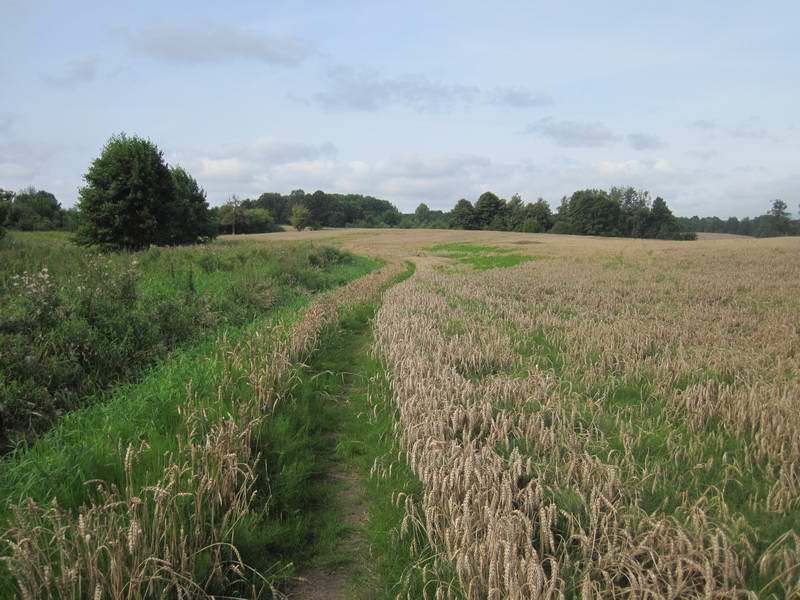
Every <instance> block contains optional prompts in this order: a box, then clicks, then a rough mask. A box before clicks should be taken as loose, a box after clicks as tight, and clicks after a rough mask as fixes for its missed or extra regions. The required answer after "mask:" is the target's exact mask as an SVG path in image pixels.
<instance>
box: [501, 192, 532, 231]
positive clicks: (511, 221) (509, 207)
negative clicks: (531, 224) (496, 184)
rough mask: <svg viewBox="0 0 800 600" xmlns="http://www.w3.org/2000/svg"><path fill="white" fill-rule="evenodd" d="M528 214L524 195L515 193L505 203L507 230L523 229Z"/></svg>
mask: <svg viewBox="0 0 800 600" xmlns="http://www.w3.org/2000/svg"><path fill="white" fill-rule="evenodd" d="M526 218H527V215H526V214H525V205H524V204H523V202H522V196H520V195H519V194H514V195H513V196H511V200H509V201H508V202H506V204H505V221H506V222H505V227H504V229H505V230H506V231H522V228H523V224H524V222H525V219H526Z"/></svg>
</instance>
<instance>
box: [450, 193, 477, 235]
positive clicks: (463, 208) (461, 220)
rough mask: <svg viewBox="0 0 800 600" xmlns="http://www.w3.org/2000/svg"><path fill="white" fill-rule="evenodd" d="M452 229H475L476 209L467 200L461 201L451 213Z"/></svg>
mask: <svg viewBox="0 0 800 600" xmlns="http://www.w3.org/2000/svg"><path fill="white" fill-rule="evenodd" d="M450 227H451V228H453V229H475V209H474V208H473V206H472V203H471V202H470V201H469V200H467V199H466V198H462V199H461V200H459V201H458V202H457V203H456V205H455V206H454V207H453V210H451V211H450Z"/></svg>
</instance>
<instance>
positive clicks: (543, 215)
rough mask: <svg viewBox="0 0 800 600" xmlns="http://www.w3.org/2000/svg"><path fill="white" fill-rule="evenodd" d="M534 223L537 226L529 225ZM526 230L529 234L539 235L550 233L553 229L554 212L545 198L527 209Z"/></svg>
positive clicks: (529, 205)
mask: <svg viewBox="0 0 800 600" xmlns="http://www.w3.org/2000/svg"><path fill="white" fill-rule="evenodd" d="M529 221H534V222H535V223H536V225H533V224H532V223H529ZM525 223H526V226H525V229H523V231H527V232H528V233H539V232H544V231H550V230H551V229H552V228H553V211H552V210H550V205H549V204H548V203H547V202H545V200H544V199H543V198H539V199H538V200H537V201H536V202H534V203H533V204H528V205H527V206H526V207H525Z"/></svg>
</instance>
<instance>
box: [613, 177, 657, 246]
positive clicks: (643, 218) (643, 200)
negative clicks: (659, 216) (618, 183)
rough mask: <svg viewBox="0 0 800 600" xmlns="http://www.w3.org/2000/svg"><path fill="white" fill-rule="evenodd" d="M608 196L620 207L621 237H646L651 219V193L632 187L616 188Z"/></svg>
mask: <svg viewBox="0 0 800 600" xmlns="http://www.w3.org/2000/svg"><path fill="white" fill-rule="evenodd" d="M608 195H609V196H610V197H611V199H612V200H614V201H616V202H619V205H620V212H621V215H620V216H621V222H620V233H621V235H623V236H625V237H635V238H642V237H645V236H646V235H647V227H648V222H649V219H650V193H649V192H647V191H644V190H636V189H635V188H632V187H625V188H617V187H614V188H611V190H609V193H608Z"/></svg>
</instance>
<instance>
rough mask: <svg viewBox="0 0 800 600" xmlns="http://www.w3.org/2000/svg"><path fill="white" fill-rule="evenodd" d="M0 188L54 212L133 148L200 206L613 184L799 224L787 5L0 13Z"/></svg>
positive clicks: (165, 5) (238, 5)
mask: <svg viewBox="0 0 800 600" xmlns="http://www.w3.org/2000/svg"><path fill="white" fill-rule="evenodd" d="M0 23H2V25H3V35H2V36H0V52H1V53H2V56H3V57H4V58H3V60H2V61H1V62H0V81H2V91H1V92H0V187H2V188H6V189H19V188H22V187H23V186H27V185H31V184H32V185H35V186H36V187H40V188H44V189H47V190H50V191H52V192H54V193H55V194H56V196H57V197H58V199H59V200H60V201H61V203H62V204H63V205H65V206H71V205H72V204H74V202H75V200H76V198H77V190H78V188H79V187H80V185H81V183H82V175H83V173H84V172H85V171H86V169H87V167H88V166H89V164H90V162H91V161H92V159H93V158H94V157H95V156H97V154H98V152H99V151H100V149H101V148H102V146H103V144H104V142H105V141H106V140H107V139H108V137H109V136H110V135H112V134H114V133H118V132H122V131H125V132H127V133H130V134H138V135H141V136H144V137H149V138H150V139H152V140H153V141H154V142H156V143H157V144H158V145H159V147H160V148H161V149H162V150H163V152H164V155H165V157H166V159H167V160H168V161H169V162H170V163H171V164H175V163H178V164H181V165H183V166H184V167H186V168H187V169H188V170H189V171H190V172H191V173H192V174H193V175H194V176H195V177H196V178H197V180H198V181H199V182H200V184H201V185H202V186H203V187H204V188H205V189H206V191H207V192H208V197H209V201H210V202H211V203H212V204H219V203H221V202H222V201H224V200H225V199H226V198H227V197H229V196H230V195H231V194H233V193H235V194H238V195H239V196H242V197H248V196H250V197H253V196H257V195H258V194H260V193H261V192H264V191H279V192H288V191H290V190H292V189H296V188H303V189H305V190H306V191H313V190H316V189H324V190H326V191H338V192H359V193H364V194H372V195H375V196H379V197H382V198H386V199H388V200H391V201H392V202H394V203H395V204H397V205H398V206H399V207H400V208H401V210H404V211H411V210H413V209H414V208H415V207H416V206H417V205H418V204H419V203H420V202H426V203H427V204H428V205H429V206H431V207H432V208H443V209H448V208H450V207H451V206H452V205H453V204H454V203H455V202H456V201H457V200H458V199H459V198H461V197H467V198H470V199H473V200H474V199H475V198H476V197H477V196H478V195H479V194H480V193H481V192H483V191H485V190H487V189H490V190H493V191H495V192H496V193H498V194H500V195H502V196H504V197H510V196H511V194H514V193H520V194H521V195H522V197H523V199H525V200H535V199H536V198H538V197H540V196H541V197H544V198H545V199H546V200H548V201H549V202H550V203H551V204H552V205H554V206H555V205H557V204H558V201H559V199H560V198H561V196H563V195H564V194H570V193H572V192H573V191H574V190H576V189H580V188H584V187H602V188H607V187H610V186H612V185H633V186H636V187H640V188H645V189H648V190H650V191H651V193H652V194H653V195H661V196H663V197H664V198H665V199H666V200H667V201H668V203H669V204H670V206H672V208H673V210H674V211H675V212H676V213H677V214H680V215H691V214H699V215H710V214H716V215H720V216H723V217H726V216H731V215H738V216H745V215H757V214H760V213H763V212H764V211H765V210H766V209H767V208H768V206H769V203H770V201H771V200H772V199H773V198H777V197H780V198H782V199H784V200H785V201H787V202H788V203H789V206H790V209H791V210H792V212H793V213H794V214H796V213H797V211H798V207H797V205H798V203H800V168H799V167H800V142H798V140H800V110H799V109H798V107H800V36H798V23H800V3H797V2H765V3H754V2H672V3H664V2H649V1H642V0H639V1H635V2H627V1H626V2H609V3H601V2H570V3H556V2H514V1H507V2H503V3H486V2H471V1H462V2H449V1H441V2H435V3H434V2H417V1H406V2H378V1H373V2H367V1H352V2H346V1H341V2H324V1H321V0H320V1H311V0H308V1H291V2H290V1H286V2H266V1H262V2H255V1H253V2H246V1H240V2H230V3H221V2H199V1H195V2H177V1H176V2H150V1H138V2H135V3H133V2H132V3H121V2H95V1H91V2H90V1H80V0H75V1H73V2H60V1H59V2H45V1H39V0H25V1H22V0H0Z"/></svg>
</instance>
